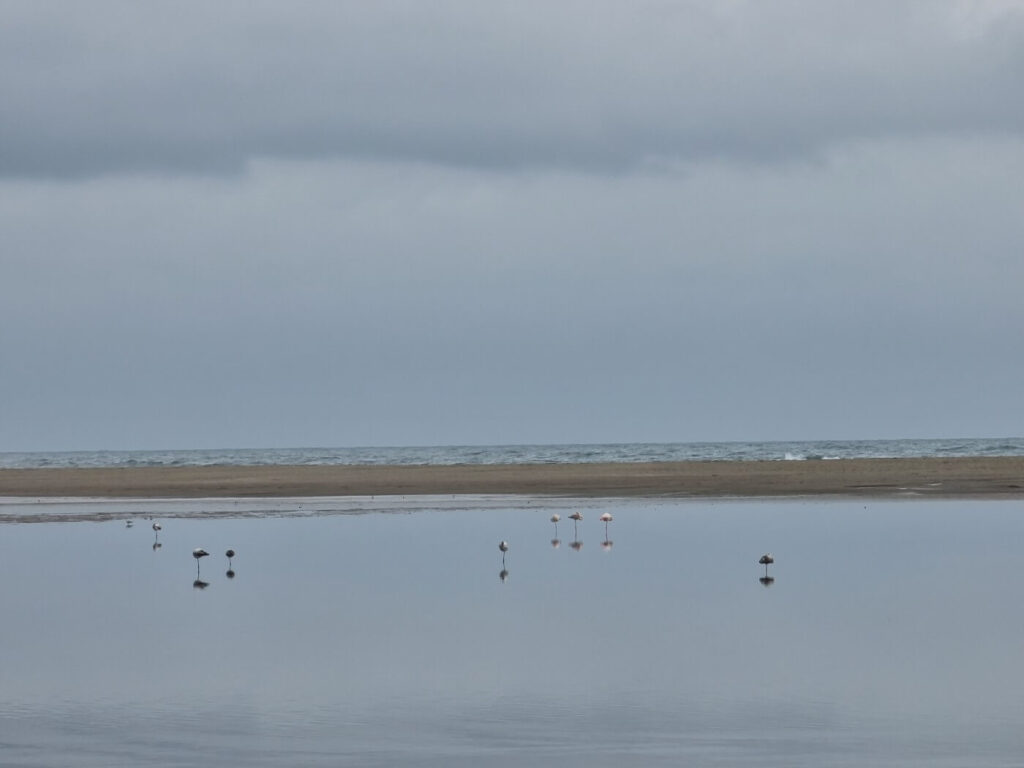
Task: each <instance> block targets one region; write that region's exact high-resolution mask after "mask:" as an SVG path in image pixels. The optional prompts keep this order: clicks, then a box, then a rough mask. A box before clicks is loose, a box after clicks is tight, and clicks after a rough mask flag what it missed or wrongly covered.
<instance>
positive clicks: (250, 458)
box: [0, 437, 1024, 469]
mask: <svg viewBox="0 0 1024 768" xmlns="http://www.w3.org/2000/svg"><path fill="white" fill-rule="evenodd" d="M928 456H935V457H952V456H979V457H984V456H1024V438H1020V437H1000V438H949V439H925V440H922V439H904V440H804V441H767V442H691V443H603V444H564V445H444V446H405V447H356V448H230V449H201V450H133V451H121V450H95V451H64V452H0V469H28V468H42V467H67V468H71V467H162V466H166V467H189V466H213V465H227V466H260V465H288V466H302V465H367V464H388V465H436V466H458V465H468V464H575V463H588V462H597V463H600V462H648V461H787V460H788V461H814V460H822V461H825V460H837V459H861V458H871V459H873V458H879V459H881V458H918V457H928Z"/></svg>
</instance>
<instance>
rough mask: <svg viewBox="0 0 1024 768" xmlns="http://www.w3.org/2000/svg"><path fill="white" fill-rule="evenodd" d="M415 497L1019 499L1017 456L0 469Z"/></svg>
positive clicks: (156, 490) (32, 486)
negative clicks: (446, 464)
mask: <svg viewBox="0 0 1024 768" xmlns="http://www.w3.org/2000/svg"><path fill="white" fill-rule="evenodd" d="M423 494H526V495H553V496H579V497H629V496H646V497H681V498H683V497H729V496H740V497H757V496H850V497H857V496H874V497H914V496H924V497H949V498H978V497H992V498H1024V457H997V458H991V457H989V458H974V457H967V458H921V459H843V460H837V461H695V462H655V463H614V464H502V465H459V466H423V465H415V466H374V465H359V466H349V465H331V466H206V467H118V468H96V469H82V468H77V469H54V468H47V469H0V496H4V497H89V498H97V497H112V498H207V497H211V498H226V497H250V498H252V497H265V498H274V497H299V496H388V495H392V496H393V495H423Z"/></svg>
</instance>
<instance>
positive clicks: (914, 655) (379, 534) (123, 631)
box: [0, 439, 1024, 768]
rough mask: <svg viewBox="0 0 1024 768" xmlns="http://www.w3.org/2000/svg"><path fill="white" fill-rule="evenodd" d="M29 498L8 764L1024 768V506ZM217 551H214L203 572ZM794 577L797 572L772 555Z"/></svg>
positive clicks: (259, 459) (2, 745)
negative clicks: (1023, 545)
mask: <svg viewBox="0 0 1024 768" xmlns="http://www.w3.org/2000/svg"><path fill="white" fill-rule="evenodd" d="M1022 453H1024V440H1021V439H994V440H913V441H912V440H898V441H853V442H843V441H824V442H785V443H698V444H656V445H652V444H630V445H564V446H498V447H464V446H456V447H443V448H345V449H288V450H274V451H266V450H225V451H209V450H204V451H133V452H113V451H97V452H76V453H61V454H57V453H36V454H12V453H8V454H4V455H3V456H2V462H3V466H14V467H40V466H51V467H52V466H65V467H88V466H101V467H102V466H133V465H136V466H137V465H156V466H160V465H174V466H183V465H190V464H191V465H200V464H329V463H333V464H358V463H392V464H402V463H405V464H460V463H467V464H468V463H503V462H508V463H514V462H580V461H673V460H685V459H713V460H720V461H735V460H742V459H769V460H778V461H786V460H804V461H814V460H821V461H824V460H842V459H844V458H854V457H896V456H996V455H1022ZM0 506H2V507H3V510H2V512H0V616H2V617H3V622H0V652H2V654H0V659H2V660H0V766H4V768H107V767H108V766H134V767H137V768H147V767H149V766H152V768H166V767H167V766H175V768H200V767H205V766H246V767H247V768H254V767H264V766H265V767H266V768H300V767H301V768H310V767H319V766H323V767H324V768H329V767H333V766H369V767H377V766H379V767H381V768H383V767H384V766H407V767H408V768H442V766H443V767H444V768H474V767H475V766H480V765H486V766H489V768H515V767H516V766H523V765H529V766H541V767H543V768H547V767H549V766H550V768H584V767H585V768H605V767H607V768H613V767H615V766H621V765H630V766H639V767H640V768H648V767H649V768H656V767H657V768H660V767H661V766H675V765H687V766H697V767H698V768H703V767H706V768H717V767H719V766H738V767H741V768H745V767H748V766H749V768H783V767H785V768H849V767H850V766H862V765H870V766H878V767H880V768H906V766H918V765H928V766H972V768H1008V767H1009V766H1020V765H1022V764H1024V763H1022V756H1024V729H1022V728H1021V723H1024V655H1022V653H1021V647H1022V645H1021V643H1022V641H1021V638H1024V611H1022V610H1021V609H1020V594H1021V592H1022V590H1024V575H1022V572H1021V568H1020V542H1021V541H1022V540H1024V515H1022V514H1021V504H1020V502H1019V500H991V501H989V500H956V499H932V498H929V499H920V500H888V499H886V500H876V499H857V500H850V499H841V500H836V499H822V498H811V497H808V498H802V499H761V500H757V499H554V500H553V499H545V498H532V499H531V498H514V497H503V496H488V497H473V496H467V497H459V499H458V500H455V499H452V498H449V497H445V498H441V497H421V498H420V499H419V500H417V499H416V498H414V497H409V498H408V499H406V498H386V499H384V498H379V497H378V498H377V499H367V498H362V499H350V500H337V499H336V500H333V501H331V500H315V501H311V500H309V499H291V500H290V499H255V500H253V499H250V500H231V499H227V500H225V499H192V500H139V499H89V500H81V499H79V500H75V499H49V500H36V499H22V500H16V499H7V500H0ZM569 507H571V509H570V508H569ZM571 515H572V516H571ZM499 542H507V547H499ZM197 548H201V551H202V552H207V553H209V554H208V555H204V556H202V557H198V558H197V557H196V556H195V550H196V549H197ZM229 552H230V553H231V554H230V556H229ZM765 553H772V555H773V561H774V562H772V563H770V564H768V565H765V564H762V563H760V562H759V560H760V559H761V557H762V555H764V554H765Z"/></svg>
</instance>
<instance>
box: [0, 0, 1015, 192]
mask: <svg viewBox="0 0 1024 768" xmlns="http://www.w3.org/2000/svg"><path fill="white" fill-rule="evenodd" d="M963 7H965V6H960V5H950V4H945V3H931V2H911V1H909V0H897V1H895V2H884V3H881V2H849V1H846V2H834V3H828V4H815V3H806V2H792V1H790V2H782V3H753V2H749V3H748V2H731V3H699V2H676V3H671V2H645V3H625V4H624V3H612V2H607V3H601V2H598V3H594V2H588V3H583V2H572V3H557V4H553V5H548V4H531V3H526V4H522V3H487V4H484V5H480V4H475V3H460V2H441V3H414V2H407V3H406V2H383V3H333V2H332V3H316V2H306V3H297V4H288V5H281V4H277V3H217V4H212V5H204V4H199V3H194V4H191V3H186V4H180V3H155V4H154V3H146V4H143V5H139V4H133V3H119V2H96V3H89V4H80V5H72V6H67V5H62V6H59V7H57V6H54V7H51V8H50V9H49V10H47V9H45V8H42V9H41V8H40V7H39V6H38V4H36V3H17V2H14V3H6V4H5V6H4V15H5V20H4V22H3V23H2V26H0V101H2V104H3V120H2V121H0V174H3V175H5V176H8V177H12V176H15V177H18V176H20V177H51V178H64V177H87V176H94V175H101V174H108V173H118V172H160V171H168V172H185V173H212V174H221V173H233V172H238V171H239V170H241V169H242V168H244V166H245V165H246V163H247V162H248V161H249V160H251V159H253V158H258V157H281V158H295V159H303V158H309V159H311V158H322V157H331V156H335V157H354V158H372V159H394V160H412V161H424V162H430V163H442V164H452V165H459V166H478V167H493V168H504V167H537V166H544V167H548V166H554V167H563V168H572V169H582V170H587V171H605V170H619V169H624V168H638V167H639V168H643V167H648V166H654V167H659V166H663V165H665V164H669V165H671V164H672V163H677V162H687V161H692V160H699V159H702V158H709V157H710V158H723V157H724V158H733V159H737V160H740V161H748V160H752V161H775V160H779V159H786V158H793V157H807V156H813V155H814V154H815V153H817V152H819V151H820V150H822V149H823V148H827V147H829V146H833V145H835V144H837V143H842V142H845V141H856V140H863V139H875V138H884V137H900V136H913V135H920V134H947V135H949V134H952V135H965V134H971V133H982V134H985V133H994V134H1019V133H1020V132H1021V131H1022V130H1024V99H1021V98H1020V84H1021V83H1022V82H1024V12H1022V11H1021V9H1020V8H1019V7H1018V8H1017V9H1016V10H1015V9H1014V8H1013V7H1012V6H1007V5H1001V6H993V8H994V10H992V11H991V12H989V13H987V14H981V11H977V12H976V13H974V14H973V15H972V14H970V13H966V12H959V13H958V12H957V9H960V8H963ZM967 7H969V6H967ZM979 7H981V8H984V7H987V6H979Z"/></svg>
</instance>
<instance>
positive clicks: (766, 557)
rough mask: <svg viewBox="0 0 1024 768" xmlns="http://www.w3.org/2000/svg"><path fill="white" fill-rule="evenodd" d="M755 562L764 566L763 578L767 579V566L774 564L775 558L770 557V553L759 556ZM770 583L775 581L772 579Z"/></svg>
mask: <svg viewBox="0 0 1024 768" xmlns="http://www.w3.org/2000/svg"><path fill="white" fill-rule="evenodd" d="M757 562H759V563H760V564H761V565H763V566H764V577H765V578H766V579H767V578H768V566H769V565H771V564H772V563H774V562H775V558H774V557H772V553H771V552H766V553H765V554H763V555H761V559H760V560H758V561H757ZM772 581H775V579H772Z"/></svg>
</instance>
